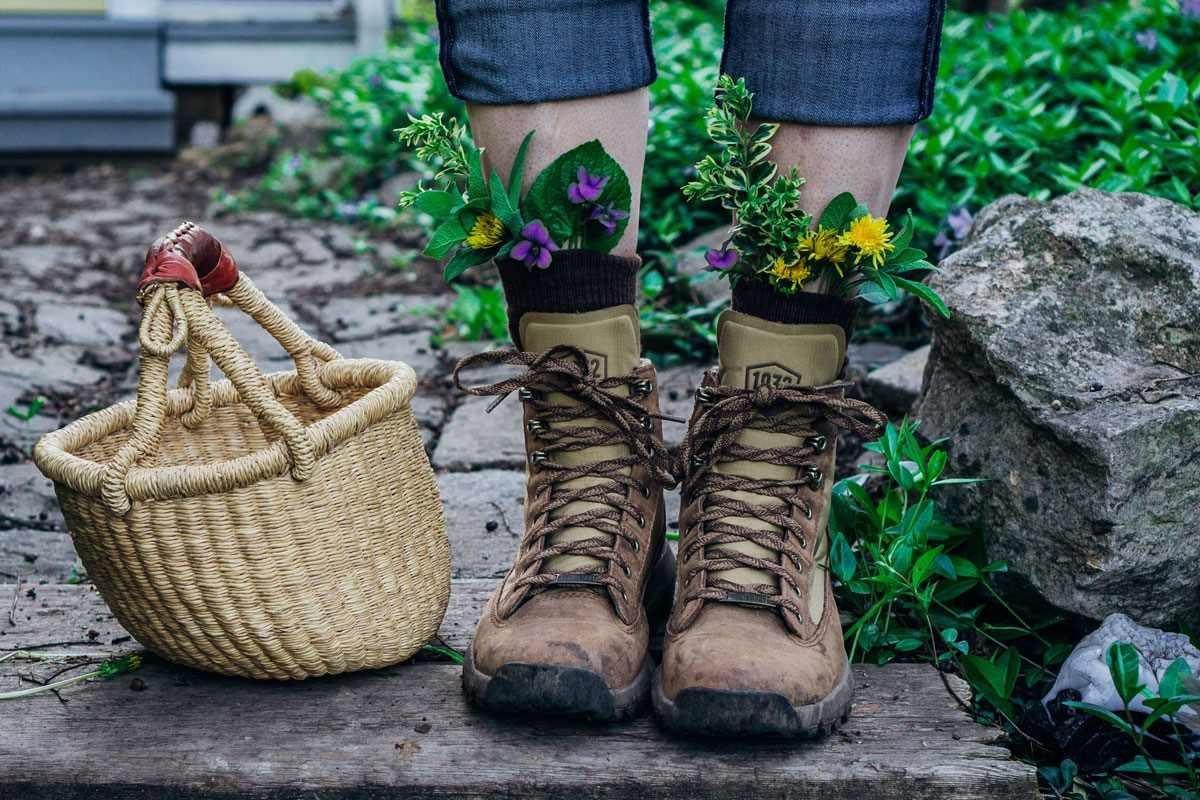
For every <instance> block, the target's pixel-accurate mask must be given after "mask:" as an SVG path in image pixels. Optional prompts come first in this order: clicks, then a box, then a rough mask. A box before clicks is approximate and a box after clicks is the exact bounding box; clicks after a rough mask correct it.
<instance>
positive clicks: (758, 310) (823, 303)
mask: <svg viewBox="0 0 1200 800" xmlns="http://www.w3.org/2000/svg"><path fill="white" fill-rule="evenodd" d="M858 306H859V302H858V299H857V298H854V297H833V296H832V295H827V294H817V293H816V292H796V293H795V294H790V295H789V294H784V293H783V292H781V291H779V290H778V289H776V288H775V287H774V286H771V285H770V284H769V283H766V282H765V281H759V280H753V279H748V278H742V279H741V280H739V281H738V282H737V285H735V286H734V287H733V310H734V311H739V312H741V313H743V314H749V315H750V316H752V317H758V318H759V319H765V320H767V321H768V322H780V323H783V324H785V325H840V326H841V328H842V330H843V331H845V333H846V341H847V342H849V341H850V338H851V337H852V336H853V335H854V318H855V317H856V316H857V315H858Z"/></svg>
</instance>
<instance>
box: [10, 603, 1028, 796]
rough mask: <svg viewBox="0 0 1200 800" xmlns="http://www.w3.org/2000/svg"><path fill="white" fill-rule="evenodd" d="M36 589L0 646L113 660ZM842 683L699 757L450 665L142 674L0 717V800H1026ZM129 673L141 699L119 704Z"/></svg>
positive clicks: (963, 748) (461, 619) (698, 745)
mask: <svg viewBox="0 0 1200 800" xmlns="http://www.w3.org/2000/svg"><path fill="white" fill-rule="evenodd" d="M492 585H494V582H493V581H489V580H472V581H456V582H455V585H454V591H453V600H452V603H451V610H450V612H449V613H448V614H447V619H446V623H445V624H444V625H443V627H442V631H443V636H444V637H445V638H446V639H447V641H448V642H449V643H450V644H452V645H453V646H455V647H459V648H461V647H463V646H465V644H466V638H467V637H469V635H470V630H471V629H472V628H473V626H474V623H475V616H476V615H477V614H478V610H479V608H480V606H481V605H482V602H483V601H484V600H485V599H486V596H487V594H488V593H489V592H490V589H491V587H492ZM36 589H37V597H36V598H28V597H24V596H23V595H22V597H21V603H20V604H19V605H18V611H17V615H16V618H17V621H18V625H16V626H10V625H9V624H8V620H7V618H6V617H4V616H0V630H3V631H4V634H5V635H4V636H3V637H2V638H0V648H3V649H9V648H11V647H13V646H24V644H23V643H27V644H36V643H39V642H52V641H80V640H81V641H82V642H87V640H88V636H87V630H88V629H90V630H93V631H96V633H97V634H98V635H97V636H96V637H95V641H93V642H91V643H86V644H79V645H74V646H77V647H80V648H81V649H82V648H85V647H86V648H87V649H93V648H96V647H99V648H101V649H119V648H121V647H129V646H130V644H129V643H128V642H119V641H118V642H117V644H116V645H113V644H112V643H111V642H112V640H113V639H119V638H120V636H121V635H123V632H122V631H121V630H120V628H119V627H118V626H116V625H115V622H113V621H112V619H111V617H109V616H107V612H106V611H105V610H103V607H102V606H100V605H99V601H98V598H97V597H96V596H95V594H94V593H91V592H88V591H87V589H86V587H73V586H71V587H61V586H54V587H50V586H39V587H36ZM13 590H14V587H13V586H12V585H11V584H9V585H7V586H2V585H0V610H2V611H3V612H6V611H7V607H8V603H9V601H10V599H11V597H12V596H13ZM23 591H24V590H23ZM59 647H68V645H60V646H59ZM10 663H11V662H9V663H5V664H3V665H0V667H5V668H7V667H9V666H10ZM26 667H28V664H27V662H26ZM854 672H855V679H856V687H857V688H856V693H857V694H856V696H857V705H856V707H855V709H854V712H853V714H852V716H851V718H850V722H849V723H848V724H847V725H846V726H845V727H844V728H843V729H842V730H841V731H840V732H839V733H838V734H836V735H834V736H831V737H828V738H827V739H825V740H821V741H816V742H807V741H806V742H731V741H722V742H712V741H700V740H688V739H679V738H672V737H667V736H665V735H663V734H662V733H660V732H659V731H658V729H657V728H656V727H655V725H654V723H653V722H652V721H651V720H650V719H648V718H643V719H640V720H637V721H635V722H633V723H630V724H627V725H620V726H597V725H589V724H582V723H579V724H576V723H564V722H562V721H560V720H553V719H544V718H534V717H502V716H493V715H488V714H481V713H479V712H477V711H475V710H473V709H471V708H470V707H468V706H467V705H466V703H465V701H464V700H463V699H462V695H461V691H460V688H459V670H458V667H456V666H455V665H452V664H437V663H416V664H414V663H409V664H405V665H399V666H396V667H391V668H389V669H386V670H380V671H377V672H371V673H355V674H351V675H342V676H335V677H330V678H320V679H314V680H309V681H302V682H295V683H283V682H256V681H247V680H237V679H229V678H220V677H216V676H212V675H207V674H203V673H199V672H196V671H193V670H189V669H185V668H181V667H176V666H173V665H169V664H164V663H162V662H160V661H157V660H156V659H148V661H147V664H146V665H145V666H144V667H143V668H142V669H141V670H139V671H138V672H137V673H136V676H120V677H118V678H117V679H115V680H112V681H107V682H95V683H88V684H82V685H78V686H73V687H70V688H69V689H66V690H64V691H62V692H61V700H60V699H58V698H56V697H54V696H53V695H48V694H47V695H39V696H37V697H33V698H28V699H25V700H21V701H12V702H10V703H6V704H5V705H4V706H3V724H2V725H0V800H9V798H13V800H16V798H21V800H49V798H61V797H72V798H83V799H88V800H90V799H93V798H94V799H95V800H101V799H104V800H108V799H109V798H121V800H126V799H127V798H147V799H148V798H179V799H180V800H182V799H184V798H186V799H188V800H191V798H222V799H224V798H230V799H232V798H254V799H255V800H259V799H262V800H266V798H272V800H273V799H274V798H321V800H328V799H330V798H347V799H351V798H353V799H355V800H357V798H382V797H389V798H391V797H462V798H491V797H522V798H550V797H572V798H634V797H656V798H688V800H694V798H697V797H708V798H730V799H732V798H739V800H740V798H744V797H748V796H755V797H762V798H770V797H805V798H835V797H836V798H848V797H868V796H870V797H872V798H874V800H889V799H890V798H1033V797H1036V796H1037V792H1036V779H1035V777H1034V772H1033V769H1032V768H1031V767H1028V766H1026V765H1024V764H1021V763H1020V762H1016V761H1012V760H1010V759H1009V757H1008V753H1007V751H1006V750H1004V749H1003V748H1002V747H998V746H996V745H995V741H996V734H995V732H994V731H993V730H991V729H989V728H985V727H982V726H979V725H975V724H974V723H972V722H971V721H970V720H969V719H968V718H967V716H966V715H965V714H964V713H963V712H962V711H961V710H960V709H958V708H957V706H956V705H955V703H954V701H953V700H952V699H951V698H950V697H949V695H948V694H947V693H946V691H945V689H944V687H943V686H942V683H941V680H940V679H939V677H938V675H937V673H936V672H935V671H934V670H933V669H931V668H929V667H927V666H924V665H913V664H894V665H889V666H886V667H871V666H856V667H855V668H854ZM132 677H137V678H138V679H139V680H140V681H141V682H142V683H143V684H144V689H143V690H142V691H138V692H133V691H130V685H131V678H132ZM2 686H3V683H0V687H2ZM958 688H959V690H960V691H962V688H963V687H962V686H961V684H959V686H958Z"/></svg>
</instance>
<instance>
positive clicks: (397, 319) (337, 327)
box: [317, 294, 446, 342]
mask: <svg viewBox="0 0 1200 800" xmlns="http://www.w3.org/2000/svg"><path fill="white" fill-rule="evenodd" d="M445 304H446V301H445V299H444V298H441V297H438V296H437V295H411V294H408V295H406V294H383V295H376V296H374V297H345V298H335V299H333V300H330V301H329V302H327V303H325V304H324V305H323V306H321V307H320V309H319V310H318V311H317V319H318V320H319V321H320V323H321V327H322V328H323V329H324V330H325V331H327V332H328V335H329V336H331V337H333V339H334V341H336V342H348V341H351V340H354V339H367V338H371V337H374V336H379V335H380V334H384V333H390V332H392V331H397V330H413V329H414V328H425V329H428V328H429V327H430V320H429V317H428V315H425V314H421V313H417V312H419V311H420V310H422V309H426V308H443V307H445Z"/></svg>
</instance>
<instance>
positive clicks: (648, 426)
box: [638, 414, 654, 431]
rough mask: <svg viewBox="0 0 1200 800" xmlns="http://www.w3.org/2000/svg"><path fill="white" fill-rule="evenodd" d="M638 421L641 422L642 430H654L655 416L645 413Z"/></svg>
mask: <svg viewBox="0 0 1200 800" xmlns="http://www.w3.org/2000/svg"><path fill="white" fill-rule="evenodd" d="M638 422H639V423H641V426H642V430H647V431H652V430H654V418H653V417H651V416H650V415H649V414H643V415H642V418H641V419H639V420H638Z"/></svg>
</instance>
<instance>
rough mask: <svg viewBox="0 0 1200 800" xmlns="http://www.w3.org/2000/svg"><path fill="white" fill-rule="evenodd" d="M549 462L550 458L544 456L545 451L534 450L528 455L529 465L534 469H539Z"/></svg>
mask: <svg viewBox="0 0 1200 800" xmlns="http://www.w3.org/2000/svg"><path fill="white" fill-rule="evenodd" d="M549 460H550V456H548V455H547V454H546V451H545V450H534V451H533V452H532V453H530V454H529V463H530V464H532V465H533V466H535V467H540V466H541V465H542V464H545V463H546V462H547V461H549Z"/></svg>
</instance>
